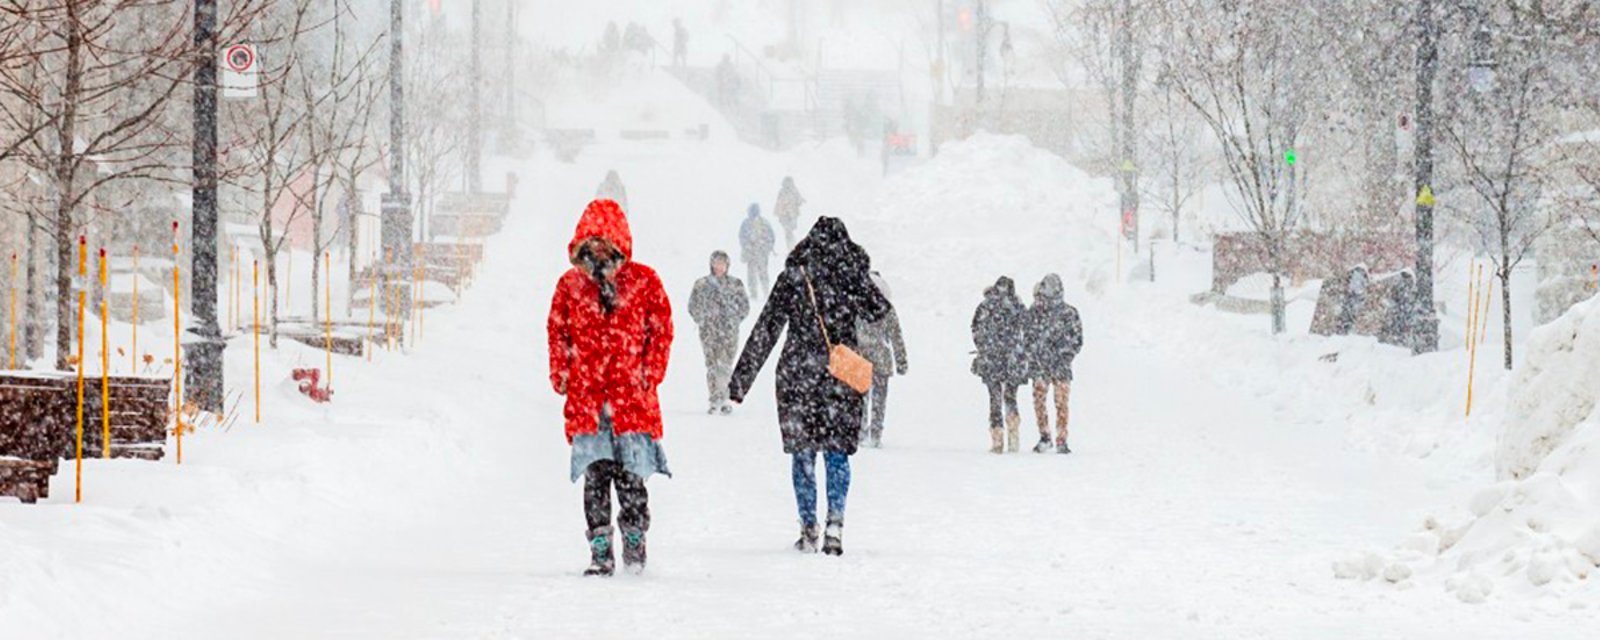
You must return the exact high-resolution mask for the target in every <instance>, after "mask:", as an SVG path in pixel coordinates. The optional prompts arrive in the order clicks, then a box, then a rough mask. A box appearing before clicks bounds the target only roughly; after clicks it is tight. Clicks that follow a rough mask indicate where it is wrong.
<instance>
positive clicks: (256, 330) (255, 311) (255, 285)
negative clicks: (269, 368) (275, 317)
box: [250, 260, 261, 424]
mask: <svg viewBox="0 0 1600 640" xmlns="http://www.w3.org/2000/svg"><path fill="white" fill-rule="evenodd" d="M250 339H251V340H252V341H254V344H255V347H254V348H255V372H256V380H255V393H256V424H261V263H259V262H256V261H255V260H251V261H250Z"/></svg>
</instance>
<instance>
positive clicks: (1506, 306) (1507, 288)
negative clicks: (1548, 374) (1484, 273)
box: [1500, 268, 1512, 371]
mask: <svg viewBox="0 0 1600 640" xmlns="http://www.w3.org/2000/svg"><path fill="white" fill-rule="evenodd" d="M1500 324H1501V325H1502V326H1501V328H1502V330H1503V331H1504V335H1505V341H1506V354H1505V355H1506V362H1505V365H1506V371H1510V370H1511V348H1512V345H1511V269H1510V268H1502V269H1501V270H1500Z"/></svg>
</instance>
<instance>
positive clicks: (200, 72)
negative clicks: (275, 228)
mask: <svg viewBox="0 0 1600 640" xmlns="http://www.w3.org/2000/svg"><path fill="white" fill-rule="evenodd" d="M216 29H217V2H216V0H195V3H194V47H195V53H194V55H195V61H194V62H195V68H194V149H193V164H194V185H193V186H194V200H193V206H192V209H191V218H190V223H189V232H190V234H191V235H190V238H191V241H190V244H191V247H190V256H192V258H191V260H192V262H191V266H190V292H191V294H190V296H189V299H190V300H192V301H193V302H191V304H192V305H194V306H193V312H192V314H191V316H192V317H193V318H194V320H193V322H194V326H192V327H191V328H190V329H189V332H190V333H191V334H193V336H194V337H193V338H192V339H191V340H190V342H189V344H187V345H185V347H186V350H187V351H188V354H187V356H186V359H187V360H188V363H187V364H188V365H189V369H188V379H187V382H188V387H189V388H188V391H189V398H191V399H192V400H193V401H194V403H195V405H196V406H198V407H199V408H200V409H201V410H203V411H209V412H213V413H217V414H220V413H222V412H223V406H222V405H223V380H222V355H223V351H224V350H225V349H226V347H227V346H228V345H227V342H225V341H223V339H222V328H221V327H219V326H217V33H216Z"/></svg>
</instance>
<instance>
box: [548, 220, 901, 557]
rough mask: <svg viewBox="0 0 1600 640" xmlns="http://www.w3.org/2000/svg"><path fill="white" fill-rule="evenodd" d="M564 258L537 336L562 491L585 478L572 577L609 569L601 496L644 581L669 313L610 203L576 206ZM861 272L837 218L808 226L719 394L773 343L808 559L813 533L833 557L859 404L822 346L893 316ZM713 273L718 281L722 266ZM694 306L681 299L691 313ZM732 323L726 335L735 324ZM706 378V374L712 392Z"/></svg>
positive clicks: (747, 376)
mask: <svg viewBox="0 0 1600 640" xmlns="http://www.w3.org/2000/svg"><path fill="white" fill-rule="evenodd" d="M567 252H568V257H569V260H570V262H571V263H572V268H570V269H569V270H568V271H567V272H566V273H565V274H563V275H562V277H561V279H560V280H559V281H558V282H557V285H556V291H555V295H554V298H553V299H552V301H551V305H550V314H549V318H548V320H547V330H548V338H549V358H550V384H551V387H552V388H553V389H554V390H555V392H556V393H557V394H560V395H563V396H565V406H564V408H563V416H564V419H565V431H566V436H567V441H568V443H569V444H570V445H571V446H572V456H571V477H572V480H573V481H574V482H576V481H577V479H578V478H580V477H582V478H583V479H584V491H583V501H584V515H585V520H586V525H587V527H586V538H587V540H588V542H589V549H590V563H589V567H588V568H587V569H586V570H585V571H584V574H585V575H591V576H609V575H612V574H613V573H614V572H615V569H616V564H615V554H614V552H613V549H614V547H615V546H617V545H616V544H615V542H614V540H615V536H614V533H615V529H614V528H613V526H612V508H611V502H612V500H611V498H612V495H613V494H615V495H616V498H617V502H619V503H620V513H619V514H618V517H617V525H618V526H619V527H620V529H621V546H622V559H623V563H624V566H625V568H627V569H629V570H632V571H635V572H638V571H643V569H644V566H645V563H646V559H647V552H646V536H647V534H648V532H649V529H650V506H649V493H648V491H647V490H646V488H645V481H646V480H647V479H648V478H650V477H651V476H653V475H655V474H657V473H660V474H662V475H666V476H668V477H671V471H670V470H669V469H668V466H667V460H666V455H665V452H664V451H663V449H662V447H661V444H660V440H661V438H662V435H663V423H662V417H661V407H660V401H659V398H658V396H657V391H656V389H657V387H659V386H660V384H661V382H662V381H663V380H664V379H665V377H666V371H667V364H668V359H669V354H670V353H671V347H672V340H673V328H672V327H673V325H672V306H671V302H670V301H669V300H668V298H667V295H666V291H665V288H664V287H663V286H662V284H661V280H660V277H659V276H658V275H657V274H656V272H655V271H654V270H653V269H651V268H649V267H647V266H645V265H643V264H640V263H638V262H636V261H634V260H633V237H632V233H631V230H630V228H629V225H628V220H627V216H626V214H625V213H624V211H623V208H622V207H621V206H619V205H618V204H617V203H616V202H615V201H612V200H604V199H601V200H595V201H594V202H592V203H590V204H589V206H588V207H587V208H586V209H585V210H584V213H583V216H582V217H581V218H580V220H579V221H578V225H577V229H576V231H575V232H574V234H573V238H572V240H571V242H569V243H568V246H567ZM716 264H717V258H716V257H714V258H713V266H712V269H713V274H712V276H711V277H712V278H717V277H719V275H718V273H717V266H716ZM723 264H724V265H725V264H726V263H725V261H724V262H723ZM870 268H871V263H870V259H869V258H868V257H867V254H866V252H865V251H864V250H862V249H861V247H860V246H858V245H856V244H855V243H854V242H851V240H850V237H849V234H848V233H847V232H846V230H845V227H844V224H843V223H842V222H840V221H839V220H837V219H833V218H823V219H821V220H819V221H818V223H817V225H816V227H814V228H813V229H812V231H811V233H810V235H808V236H807V238H806V239H805V240H804V241H802V242H801V243H800V245H798V246H797V247H796V248H795V250H794V251H793V252H792V253H791V254H790V256H789V259H788V261H787V263H786V265H785V269H784V271H783V272H782V273H781V274H780V275H779V277H778V280H777V282H776V283H775V286H774V290H773V293H772V295H771V297H769V298H768V301H767V304H766V306H765V308H763V309H762V312H761V316H760V318H759V319H758V320H757V323H756V326H755V329H754V330H753V331H752V333H751V336H750V339H749V341H748V342H747V343H746V345H745V349H744V352H743V354H742V355H741V356H740V358H739V362H738V367H737V368H736V369H735V370H734V372H733V374H732V377H731V379H730V380H729V382H728V384H727V390H728V395H729V399H730V400H731V401H732V402H742V401H743V400H744V398H745V395H746V394H747V393H748V391H749V389H750V387H751V385H752V384H753V383H754V381H755V377H756V374H757V373H758V372H759V371H760V369H761V368H762V366H763V365H764V364H765V362H766V359H767V357H768V356H769V355H770V354H771V351H772V349H773V347H774V346H775V345H776V343H777V341H778V339H779V337H780V335H782V334H785V333H786V335H787V339H786V341H785V345H784V352H783V355H782V356H781V357H780V359H779V364H778V385H777V389H778V422H779V430H780V432H781V434H782V436H783V448H784V452H785V453H788V454H789V455H790V456H791V477H792V480H793V483H794V492H795V498H796V504H797V507H798V513H799V516H800V525H801V533H800V539H799V540H798V541H797V542H796V543H795V547H796V548H797V549H799V550H801V551H811V552H814V551H816V550H818V548H819V537H820V538H821V544H820V548H821V550H822V551H824V552H826V553H828V554H830V555H839V554H842V553H843V552H844V547H843V527H844V510H845V502H846V498H847V496H848V492H849V487H850V460H849V456H850V455H852V454H854V453H855V452H856V450H857V446H858V444H859V441H860V435H861V432H862V429H861V419H862V418H861V417H862V415H863V414H862V410H863V404H864V397H863V395H862V394H861V393H859V392H857V391H856V390H855V389H854V388H852V387H849V386H847V385H845V384H844V383H843V382H841V381H840V380H838V379H836V378H834V377H833V375H832V374H831V373H830V372H829V359H830V348H831V346H832V344H846V345H849V344H854V343H855V339H856V336H855V335H854V333H855V331H856V327H857V323H858V322H866V323H874V322H879V321H881V320H883V319H884V318H885V317H886V316H888V315H889V313H890V312H891V311H892V309H891V307H890V305H889V302H888V300H887V298H885V297H884V296H883V294H882V293H880V292H879V290H878V287H877V286H875V285H874V284H873V283H872V281H871V279H870V276H869V273H870ZM720 277H726V271H725V269H724V270H723V273H722V274H721V276H720ZM718 284H720V283H718ZM697 288H698V287H697ZM732 298H738V299H741V300H742V299H743V296H742V295H736V296H730V297H727V298H725V299H720V300H718V301H717V302H716V303H712V302H706V299H702V303H704V304H705V305H707V308H710V305H712V304H721V303H724V302H727V301H728V300H731V299H732ZM694 306H695V305H694V304H693V301H691V312H693V311H694V309H693V308H692V307H694ZM736 315H737V314H736ZM733 326H734V331H735V332H736V331H737V324H734V325H733ZM725 335H726V334H723V333H717V332H713V333H712V334H711V335H710V336H709V337H712V338H715V339H716V340H723V339H724V338H725ZM735 335H736V333H735ZM825 335H826V336H830V337H824V336H825ZM702 337H703V338H705V337H708V336H707V335H705V334H703V335H702ZM830 340H837V341H838V342H837V343H830ZM715 375H717V374H716V373H715V372H713V373H712V374H708V377H710V380H709V384H711V385H713V386H715V385H716V384H717V382H716V380H717V379H716V378H715V377H711V376H715ZM713 393H715V391H713ZM819 455H821V456H822V457H823V460H824V466H825V468H826V473H827V488H826V495H827V505H828V511H827V528H826V530H825V531H821V532H820V533H821V535H819V522H818V519H817V515H816V511H817V507H816V500H817V482H816V460H817V457H818V456H819Z"/></svg>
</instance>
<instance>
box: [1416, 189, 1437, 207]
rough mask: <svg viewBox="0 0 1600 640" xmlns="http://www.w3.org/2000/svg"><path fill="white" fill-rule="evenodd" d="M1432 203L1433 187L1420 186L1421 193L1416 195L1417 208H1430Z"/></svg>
mask: <svg viewBox="0 0 1600 640" xmlns="http://www.w3.org/2000/svg"><path fill="white" fill-rule="evenodd" d="M1433 203H1434V200H1433V187H1430V186H1428V185H1422V191H1420V192H1418V193H1417V206H1419V207H1431V206H1433Z"/></svg>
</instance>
